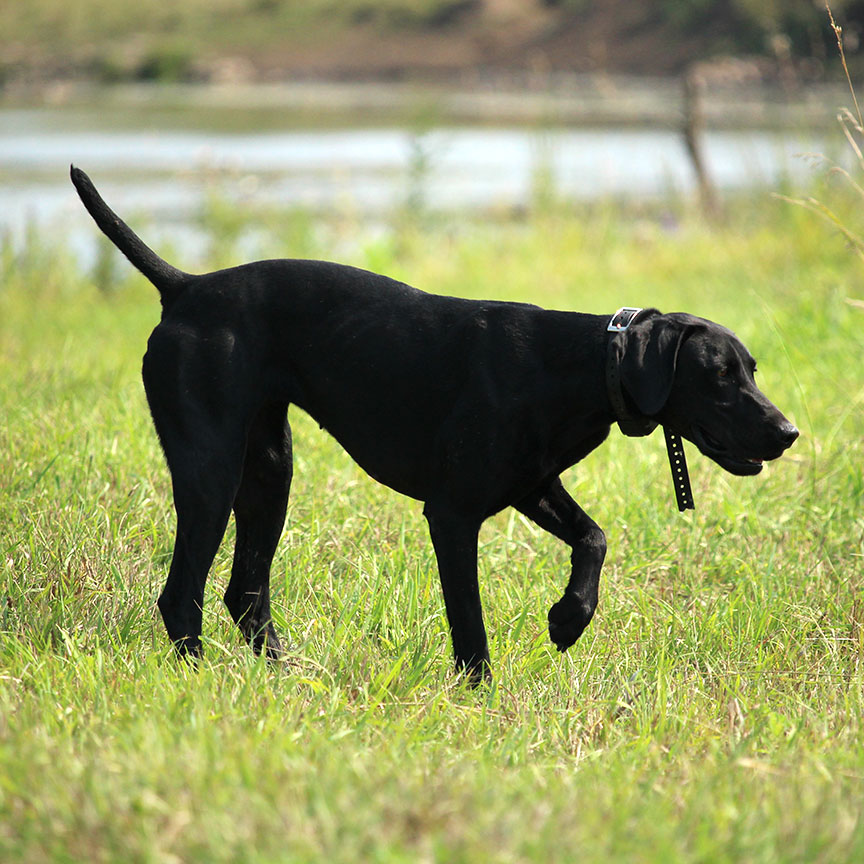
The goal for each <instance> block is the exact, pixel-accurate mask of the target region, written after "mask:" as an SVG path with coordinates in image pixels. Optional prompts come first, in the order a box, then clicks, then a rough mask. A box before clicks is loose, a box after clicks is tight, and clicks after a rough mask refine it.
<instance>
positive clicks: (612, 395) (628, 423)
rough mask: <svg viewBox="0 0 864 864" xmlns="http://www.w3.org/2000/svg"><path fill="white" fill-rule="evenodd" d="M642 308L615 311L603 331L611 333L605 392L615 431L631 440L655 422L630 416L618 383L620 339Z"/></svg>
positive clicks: (631, 414) (642, 417) (622, 351)
mask: <svg viewBox="0 0 864 864" xmlns="http://www.w3.org/2000/svg"><path fill="white" fill-rule="evenodd" d="M642 311H643V310H642V309H638V308H636V307H635V306H624V307H622V308H621V309H619V310H618V311H617V312H616V313H615V314H614V315H613V316H612V317H611V318H610V319H609V323H608V324H607V325H606V331H607V332H608V333H612V334H613V335H612V337H611V338H610V339H609V344H608V345H607V347H606V392H607V393H608V394H609V401H610V402H611V403H612V413H613V414H614V415H615V420H616V421H617V422H618V428H619V429H620V430H621V431H622V432H623V433H624V434H625V435H628V436H630V437H631V438H641V437H643V436H644V435H650V434H651V433H652V432H653V431H654V430H655V429H656V428H657V422H656V421H655V420H651V419H650V418H649V417H644V416H642V415H641V414H634V413H633V412H632V411H631V410H630V408H629V407H628V406H627V400H626V398H625V397H624V387H623V385H622V384H621V358H622V357H623V356H624V336H623V335H622V334H623V333H626V332H627V328H628V327H629V326H630V325H631V324H632V323H633V322H634V321H635V320H636V319H637V318H638V317H639V315H640V313H641V312H642Z"/></svg>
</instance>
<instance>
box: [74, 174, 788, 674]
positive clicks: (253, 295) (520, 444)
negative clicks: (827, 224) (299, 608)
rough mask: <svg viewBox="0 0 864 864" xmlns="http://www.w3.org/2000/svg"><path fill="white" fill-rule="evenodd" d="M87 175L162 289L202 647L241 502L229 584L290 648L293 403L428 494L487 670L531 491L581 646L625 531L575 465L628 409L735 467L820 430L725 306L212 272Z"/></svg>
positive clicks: (233, 602)
mask: <svg viewBox="0 0 864 864" xmlns="http://www.w3.org/2000/svg"><path fill="white" fill-rule="evenodd" d="M71 174H72V182H73V183H74V184H75V187H76V189H77V190H78V194H79V195H80V197H81V200H82V201H83V202H84V206H85V207H86V208H87V210H88V211H89V212H90V215H91V216H92V217H93V218H94V219H95V221H96V224H97V225H98V226H99V227H100V228H101V229H102V231H103V232H105V234H106V235H107V236H108V237H109V238H110V240H111V241H112V242H113V243H114V244H115V245H116V246H117V247H118V248H119V249H120V251H121V252H123V254H124V255H125V256H126V257H127V258H128V259H129V260H130V261H131V262H132V264H134V265H135V266H136V267H137V268H138V269H139V270H140V271H141V272H142V273H143V274H144V275H145V276H146V277H147V278H148V279H149V280H150V281H151V282H152V283H153V284H154V285H155V286H156V287H157V288H158V289H159V292H160V294H161V298H162V320H161V321H160V323H159V324H158V326H157V327H156V329H155V330H154V331H153V333H152V335H151V336H150V340H149V342H148V345H147V353H146V354H145V356H144V367H143V375H144V387H145V389H146V391H147V399H148V401H149V404H150V410H151V412H152V414H153V421H154V423H155V425H156V431H157V433H158V435H159V439H160V441H161V442H162V447H163V449H164V450H165V455H166V458H167V461H168V467H169V468H170V470H171V476H172V479H173V485H174V503H175V507H176V509H177V538H176V543H175V547H174V557H173V560H172V562H171V570H170V573H169V575H168V581H167V583H166V585H165V590H164V591H163V592H162V595H161V596H160V598H159V609H160V611H161V613H162V617H163V619H164V621H165V626H166V628H167V630H168V635H169V636H170V637H171V639H172V640H173V641H174V644H175V645H176V647H177V649H178V650H179V651H180V653H181V654H187V653H188V654H192V655H197V654H199V653H200V651H201V642H200V636H201V610H202V604H203V599H204V583H205V580H206V579H207V573H208V570H209V568H210V565H211V563H212V561H213V557H214V555H215V554H216V550H217V547H218V546H219V543H220V541H221V539H222V535H223V533H224V531H225V526H226V524H227V522H228V518H229V516H230V514H231V510H232V508H233V510H234V515H235V519H236V523H237V545H236V549H235V552H234V563H233V567H232V571H231V580H230V582H229V585H228V589H227V591H226V593H225V603H226V604H227V606H228V609H229V610H230V612H231V615H232V616H233V618H234V620H235V621H236V622H237V624H238V625H239V626H240V629H241V630H242V631H243V634H244V636H245V637H246V639H247V640H248V641H249V642H250V643H251V645H252V646H253V648H254V649H255V650H256V651H261V650H262V649H263V650H266V652H267V654H268V656H271V657H277V656H278V655H279V640H278V638H277V636H276V633H275V632H274V629H273V624H272V621H271V617H270V588H269V580H270V563H271V561H272V558H273V554H274V552H275V549H276V544H277V541H278V540H279V536H280V533H281V531H282V527H283V524H284V520H285V509H286V505H287V501H288V492H289V487H290V484H291V471H292V455H291V431H290V428H289V426H288V422H287V409H288V406H289V404H291V403H293V404H295V405H298V406H299V407H301V408H302V409H303V410H305V411H307V412H308V413H309V414H310V415H312V417H314V418H315V420H317V421H318V423H319V424H320V425H321V426H323V427H324V428H326V429H327V430H328V431H329V432H330V433H331V434H332V435H333V436H334V437H335V438H336V439H337V440H338V441H339V442H340V443H341V444H342V445H343V446H344V447H345V449H346V450H347V451H348V452H349V453H350V454H351V456H353V458H354V459H355V460H356V461H357V462H358V463H359V464H360V465H361V466H362V467H363V468H364V469H365V470H366V471H367V472H368V473H369V474H371V475H372V477H374V478H375V479H376V480H378V481H380V482H381V483H384V484H386V485H387V486H390V487H391V488H393V489H395V490H397V491H398V492H401V493H403V494H405V495H408V496H410V497H412V498H416V499H418V500H420V501H423V502H424V508H423V514H424V515H425V517H426V519H427V520H428V522H429V530H430V532H431V535H432V542H433V544H434V547H435V554H436V556H437V559H438V570H439V574H440V577H441V585H442V588H443V589H444V601H445V604H446V607H447V618H448V620H449V624H450V632H451V634H452V638H453V651H454V654H455V658H456V666H457V669H459V670H464V671H465V672H466V673H467V674H468V676H469V677H470V678H471V679H472V680H475V681H476V680H478V679H480V678H481V677H483V676H486V675H488V672H489V651H488V646H487V642H486V631H485V628H484V626H483V614H482V609H481V605H480V593H479V590H478V586H477V536H478V532H479V529H480V526H481V524H482V523H483V521H484V520H485V519H486V518H487V517H489V516H491V515H492V514H494V513H497V512H498V511H500V510H502V509H504V508H505V507H508V506H513V507H516V508H517V509H518V510H519V511H520V512H521V513H524V514H525V515H526V516H527V517H528V518H529V519H531V520H533V521H534V522H536V523H537V524H538V525H539V526H540V527H541V528H543V529H544V530H546V531H549V532H551V533H552V534H554V535H555V536H556V537H558V538H560V539H561V540H563V541H564V542H565V543H567V544H569V545H570V546H571V547H572V549H573V552H572V555H571V562H572V572H571V575H570V580H569V582H568V584H567V588H566V590H565V592H564V596H563V597H562V598H561V599H560V600H559V601H558V602H557V603H555V605H554V606H553V607H552V609H551V610H550V612H549V634H550V636H551V638H552V641H553V642H554V643H555V645H556V646H557V647H558V649H559V650H561V651H564V650H565V649H567V648H569V647H570V646H571V645H572V644H573V643H574V642H575V641H576V640H577V639H578V638H579V636H580V635H581V634H582V631H583V630H584V629H585V627H586V626H587V624H588V622H589V621H590V620H591V617H592V615H593V614H594V610H595V608H596V606H597V595H598V583H599V578H600V569H601V566H602V564H603V559H604V557H605V554H606V541H605V537H604V534H603V531H602V530H601V529H600V528H599V527H598V526H597V525H596V524H595V523H594V522H593V521H592V520H591V519H590V518H589V517H588V516H587V515H586V514H585V513H584V511H583V510H582V509H581V508H580V507H579V505H578V504H576V502H575V501H573V499H572V498H571V497H570V496H569V495H568V494H567V492H566V491H565V490H564V487H563V486H562V485H561V481H560V479H559V474H560V473H561V472H562V471H563V470H564V469H565V468H568V467H569V466H571V465H573V464H574V463H576V462H578V461H579V460H580V459H582V458H583V457H584V456H585V455H586V454H588V453H590V452H591V451H592V450H593V449H594V448H595V447H597V446H598V445H599V444H600V443H601V442H602V441H603V440H604V439H605V438H606V436H607V435H608V434H609V429H610V426H611V424H613V423H615V422H616V421H620V422H622V428H623V425H624V423H627V422H629V423H630V424H635V426H636V427H637V430H638V427H639V426H640V424H641V425H642V426H643V427H644V428H642V434H644V433H645V432H647V431H650V429H651V428H653V426H654V425H656V423H657V422H660V423H663V424H664V425H665V426H666V427H667V429H668V428H671V429H674V430H676V431H677V432H679V433H680V434H681V435H683V436H684V437H686V438H688V439H689V440H690V441H692V442H693V443H694V444H695V445H696V446H697V447H698V448H699V450H701V451H702V453H704V454H705V455H706V456H709V457H710V458H712V459H713V460H714V461H715V462H717V463H718V464H719V465H721V466H722V467H723V468H725V469H726V470H727V471H730V472H732V473H733V474H757V473H758V472H759V471H760V470H761V469H762V462H763V460H768V459H775V458H777V457H778V456H780V455H781V453H783V451H784V450H785V449H786V448H787V447H789V446H790V445H791V444H792V442H793V441H794V440H795V438H796V437H797V436H798V430H797V429H795V427H794V426H793V425H792V424H791V423H789V422H788V421H787V420H786V418H785V417H784V416H783V415H782V414H781V413H780V411H778V410H777V408H775V407H774V405H772V404H771V402H769V401H768V399H766V398H765V396H764V395H763V394H762V393H761V392H760V391H759V389H758V388H757V387H756V384H755V383H754V380H753V372H754V370H755V363H754V361H753V359H752V357H751V356H750V354H749V353H748V352H747V350H746V349H745V348H744V346H743V345H742V344H741V342H739V341H738V339H737V338H736V337H735V336H734V334H733V333H732V332H731V331H729V330H727V329H725V328H723V327H720V326H718V325H717V324H713V323H711V322H710V321H706V320H704V319H701V318H695V317H693V316H691V315H685V314H678V313H676V314H671V315H661V314H660V313H659V312H658V311H657V310H653V309H650V310H644V311H642V312H640V313H639V314H638V315H635V316H633V321H632V323H631V324H630V326H629V327H628V328H627V329H622V330H621V331H620V332H615V333H610V332H609V330H608V329H607V328H608V326H609V324H610V318H609V316H602V315H583V314H580V313H576V312H551V311H547V310H544V309H540V308H539V307H537V306H530V305H526V304H521V303H501V302H485V301H472V300H461V299H456V298H453V297H440V296H436V295H434V294H426V293H424V292H422V291H418V290H416V289H415V288H411V287H409V286H408V285H404V284H402V283H400V282H395V281H393V280H392V279H388V278H386V277H384V276H377V275H375V274H373V273H368V272H365V271H363V270H357V269H355V268H353V267H346V266H341V265H338V264H330V263H325V262H321V261H294V260H280V261H259V262H257V263H254V264H246V265H244V266H241V267H234V268H231V269H229V270H221V271H218V272H216V273H209V274H206V275H201V276H196V275H191V274H188V273H184V272H182V271H180V270H176V269H175V268H174V267H172V266H171V265H169V264H167V263H166V262H165V261H163V260H162V259H161V258H159V257H158V256H157V255H156V254H155V253H154V252H153V251H152V250H150V249H149V248H148V247H147V246H145V245H144V243H143V242H142V241H141V240H140V239H139V238H138V237H137V236H136V235H135V234H134V233H133V232H132V230H131V229H130V228H129V227H128V226H127V225H126V224H124V223H123V222H122V221H121V220H120V219H119V218H118V217H117V216H116V215H115V214H114V213H113V212H112V211H111V210H110V209H109V208H108V206H107V205H106V204H105V202H104V201H103V200H102V198H101V197H100V196H99V194H98V193H97V192H96V190H95V188H94V187H93V185H92V183H91V182H90V180H89V178H88V177H87V176H86V174H84V173H83V172H82V171H79V170H78V169H76V168H74V167H73V168H72V172H71ZM610 380H616V381H618V382H619V383H618V384H617V385H616V386H612V387H611V391H612V395H611V396H610V384H609V383H608V381H610ZM616 406H617V407H616ZM624 414H626V417H625V416H622V415H624Z"/></svg>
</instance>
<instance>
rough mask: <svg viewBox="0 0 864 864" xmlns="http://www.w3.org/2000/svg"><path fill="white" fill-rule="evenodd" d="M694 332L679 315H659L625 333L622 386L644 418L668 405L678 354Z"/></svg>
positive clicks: (651, 415)
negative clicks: (688, 336)
mask: <svg viewBox="0 0 864 864" xmlns="http://www.w3.org/2000/svg"><path fill="white" fill-rule="evenodd" d="M691 329H692V327H691V326H690V325H689V323H687V322H685V321H681V320H677V319H676V316H673V315H656V316H654V317H653V318H648V319H647V320H645V321H637V322H636V323H635V324H633V325H632V326H631V327H630V328H629V329H628V330H627V331H626V332H625V333H624V334H623V336H624V351H623V355H622V357H621V383H622V384H623V385H624V389H625V390H626V391H627V393H628V395H629V396H630V398H631V399H632V400H633V402H634V403H635V404H636V407H637V408H638V409H639V412H640V413H641V414H642V415H644V416H646V417H653V416H654V415H655V414H657V413H658V412H659V411H660V410H661V409H662V408H663V406H664V405H665V404H666V400H667V399H668V398H669V394H670V393H671V392H672V382H673V381H674V379H675V368H676V366H677V363H678V351H679V349H680V348H681V343H682V342H683V341H684V339H685V337H686V336H687V335H688V334H689V333H690V331H691Z"/></svg>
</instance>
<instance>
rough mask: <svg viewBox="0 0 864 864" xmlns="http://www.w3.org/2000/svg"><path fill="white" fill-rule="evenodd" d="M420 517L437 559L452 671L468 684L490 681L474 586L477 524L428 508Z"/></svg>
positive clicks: (487, 658) (477, 522)
mask: <svg viewBox="0 0 864 864" xmlns="http://www.w3.org/2000/svg"><path fill="white" fill-rule="evenodd" d="M423 515H424V516H425V517H426V519H427V521H428V522H429V533H430V534H431V535H432V545H433V546H434V547H435V557H436V558H437V559H438V575H439V576H440V578H441V587H442V589H443V590H444V605H445V606H446V608H447V620H448V622H449V624H450V635H451V637H452V639H453V655H454V657H455V660H456V671H457V672H464V673H465V674H466V676H467V677H468V679H469V681H470V682H471V683H472V684H479V683H480V682H481V681H482V680H483V679H484V678H485V679H488V678H491V671H490V667H489V645H488V643H487V641H486V628H485V626H484V625H483V609H482V606H481V604H480V588H479V586H478V584H477V536H478V534H479V532H480V522H479V521H475V520H473V519H470V518H466V517H465V516H462V515H457V514H455V513H452V512H448V511H443V510H439V509H435V510H432V509H430V508H429V507H428V506H427V507H426V508H425V509H424V511H423Z"/></svg>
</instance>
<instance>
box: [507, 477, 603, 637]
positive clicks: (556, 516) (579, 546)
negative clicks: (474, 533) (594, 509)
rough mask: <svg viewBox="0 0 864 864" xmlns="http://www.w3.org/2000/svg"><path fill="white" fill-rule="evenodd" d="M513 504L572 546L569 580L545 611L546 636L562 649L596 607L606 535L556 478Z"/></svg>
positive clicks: (577, 632) (577, 634)
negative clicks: (562, 592) (556, 600)
mask: <svg viewBox="0 0 864 864" xmlns="http://www.w3.org/2000/svg"><path fill="white" fill-rule="evenodd" d="M515 506H516V509H517V510H519V512H520V513H524V514H525V515H526V516H527V517H528V518H529V519H530V520H531V521H532V522H535V523H536V524H537V525H539V526H540V527H541V528H543V529H544V530H545V531H548V532H549V533H550V534H553V535H554V536H555V537H558V538H559V539H561V540H563V541H564V542H565V543H567V544H568V545H569V546H571V547H572V549H573V552H572V554H571V555H570V563H571V566H572V569H571V572H570V580H569V582H568V583H567V588H566V589H565V591H564V596H563V597H562V598H561V599H560V600H559V601H558V602H557V603H555V605H554V606H552V608H551V609H550V610H549V636H550V638H551V639H552V641H553V642H554V643H555V647H556V648H557V649H558V650H559V651H566V650H567V649H568V648H569V647H570V646H571V645H572V644H573V643H574V642H575V641H576V640H577V639H578V638H579V637H580V636H581V635H582V632H583V631H584V630H585V628H586V627H587V626H588V623H589V622H590V621H591V618H592V617H593V615H594V610H595V609H596V608H597V600H598V589H599V585H600V570H601V568H602V567H603V559H604V558H605V557H606V537H605V535H604V534H603V530H602V529H601V528H600V526H599V525H597V523H596V522H594V520H593V519H591V517H590V516H588V514H587V513H585V511H584V510H583V509H582V508H581V507H580V506H579V505H578V504H577V503H576V502H575V501H574V500H573V499H572V498H571V497H570V496H569V495H568V494H567V492H566V490H565V489H564V487H563V486H562V485H561V480H560V479H559V478H558V477H556V478H555V479H554V480H552V481H551V482H550V483H548V484H544V486H542V487H540V488H539V489H537V490H535V492H533V493H532V494H531V495H528V496H526V497H525V498H524V499H523V500H521V501H519V502H518V503H517V504H516V505H515Z"/></svg>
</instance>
